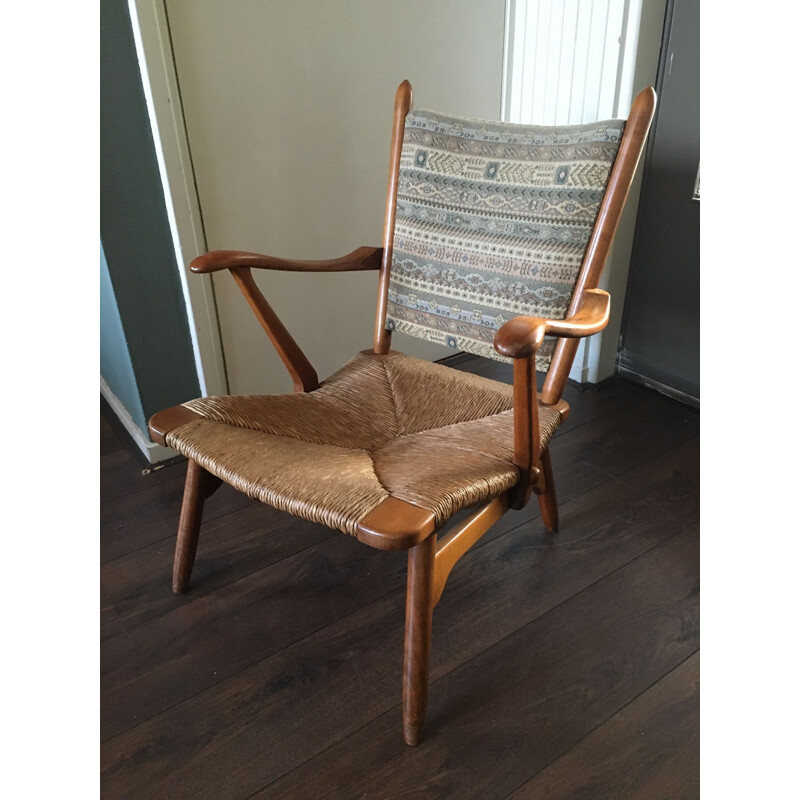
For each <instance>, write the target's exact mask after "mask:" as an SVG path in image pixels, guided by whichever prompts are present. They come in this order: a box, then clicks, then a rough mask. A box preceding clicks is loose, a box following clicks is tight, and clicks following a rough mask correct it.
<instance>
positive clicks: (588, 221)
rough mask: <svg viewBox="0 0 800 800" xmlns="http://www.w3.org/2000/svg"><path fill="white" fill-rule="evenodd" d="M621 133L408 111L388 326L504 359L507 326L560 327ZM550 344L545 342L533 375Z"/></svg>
mask: <svg viewBox="0 0 800 800" xmlns="http://www.w3.org/2000/svg"><path fill="white" fill-rule="evenodd" d="M624 126H625V121H624V120H608V121H605V122H595V123H591V124H586V125H573V126H568V127H541V126H533V125H516V124H510V123H499V122H484V121H482V120H468V119H455V118H453V117H447V116H443V115H442V114H438V113H435V112H432V111H412V112H410V113H409V114H408V116H407V117H406V124H405V137H404V141H403V149H402V155H401V159H400V180H399V186H398V195H397V217H396V223H395V238H394V252H393V258H392V269H391V276H390V282H389V302H388V308H387V315H386V327H387V328H388V329H389V330H397V331H401V332H403V333H408V334H411V335H413V336H417V337H420V338H422V339H426V340H428V341H432V342H437V343H439V344H443V345H447V346H449V347H452V348H454V349H456V350H465V351H467V352H470V353H476V354H478V355H481V356H488V357H489V358H495V359H498V360H500V361H508V360H509V359H506V358H505V357H503V356H501V355H499V354H498V353H497V351H496V350H495V349H494V347H493V345H492V341H493V339H494V334H495V331H496V330H497V329H498V328H499V327H500V326H501V325H502V324H503V323H504V322H506V321H507V320H509V319H511V318H512V317H515V316H518V315H520V314H524V315H528V316H536V317H545V318H547V319H563V318H564V317H565V316H566V312H567V307H568V306H569V303H570V300H571V298H572V294H573V290H574V287H575V282H576V280H577V278H578V273H579V272H580V268H581V265H582V263H583V258H584V254H585V252H586V247H587V245H588V243H589V238H590V236H591V233H592V228H593V226H594V223H595V219H596V218H597V213H598V210H599V207H600V201H601V200H602V198H603V194H604V192H605V188H606V183H607V181H608V177H609V173H610V171H611V167H612V165H613V163H614V159H615V158H616V155H617V150H618V149H619V144H620V139H621V137H622V131H623V128H624ZM554 345H555V342H554V341H553V340H549V341H548V340H547V339H546V340H545V343H544V344H543V345H542V347H541V348H540V351H539V353H538V355H537V359H536V366H537V369H540V370H546V369H547V368H548V366H549V363H550V359H551V357H552V353H553V348H554Z"/></svg>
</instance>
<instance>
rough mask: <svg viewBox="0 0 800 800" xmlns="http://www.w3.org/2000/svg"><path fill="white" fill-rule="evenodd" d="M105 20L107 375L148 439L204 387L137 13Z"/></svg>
mask: <svg viewBox="0 0 800 800" xmlns="http://www.w3.org/2000/svg"><path fill="white" fill-rule="evenodd" d="M100 12H101V13H100V23H101V37H100V57H101V65H100V66H101V80H100V103H101V107H100V146H101V153H100V156H101V158H100V202H101V213H100V235H101V240H102V247H103V250H104V253H105V261H106V262H107V272H103V273H101V293H102V294H101V303H102V311H101V313H102V315H103V319H104V325H103V329H102V331H101V375H102V377H103V378H104V379H105V381H106V384H107V385H108V386H109V387H111V390H112V391H113V392H114V394H115V395H116V399H117V400H119V401H120V404H121V405H122V406H123V407H124V409H125V411H127V412H128V414H129V415H130V417H131V418H132V419H133V420H134V422H135V424H136V426H137V428H140V429H141V431H140V432H141V433H142V436H144V430H145V425H144V420H145V419H146V418H147V417H149V416H150V415H152V414H153V413H155V412H156V411H159V410H160V409H162V408H166V407H168V406H172V405H175V404H177V403H180V402H183V401H184V400H188V399H190V398H192V397H196V396H197V395H198V394H199V385H198V381H197V372H196V368H195V364H194V355H193V352H192V347H191V340H190V336H189V329H188V323H187V318H186V309H185V304H184V300H183V293H182V290H181V286H180V279H179V275H178V271H177V263H176V261H175V256H174V250H173V245H172V238H171V233H170V229H169V224H168V220H167V213H166V207H165V204H164V192H163V187H162V184H161V178H160V175H159V171H158V164H157V161H156V155H155V147H154V143H153V137H152V133H151V129H150V121H149V118H148V113H147V107H146V104H145V97H144V91H143V88H142V82H141V76H140V73H139V66H138V60H137V56H136V50H135V46H134V40H133V33H132V29H131V22H130V17H129V13H128V5H127V2H125V0H103V2H102V3H101V5H100ZM101 267H102V262H101ZM120 334H121V336H120ZM123 341H124V344H125V347H124V348H123V347H122V342H123ZM131 372H132V374H133V379H134V383H135V387H136V392H137V399H138V402H137V401H136V400H135V399H134V398H133V394H132V391H133V386H132V384H131V380H130V379H131ZM114 386H116V387H118V388H119V390H120V391H121V392H122V395H118V394H117V392H116V389H114V388H113V387H114ZM133 433H134V436H135V435H136V433H135V431H134V432H133ZM140 444H141V442H140Z"/></svg>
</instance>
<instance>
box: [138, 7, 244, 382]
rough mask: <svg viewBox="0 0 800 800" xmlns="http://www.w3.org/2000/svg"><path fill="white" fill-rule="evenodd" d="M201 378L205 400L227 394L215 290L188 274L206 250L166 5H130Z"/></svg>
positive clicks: (207, 280) (205, 277)
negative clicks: (195, 261)
mask: <svg viewBox="0 0 800 800" xmlns="http://www.w3.org/2000/svg"><path fill="white" fill-rule="evenodd" d="M128 8H129V11H130V17H131V25H132V27H133V36H134V40H135V43H136V52H137V55H138V58H139V68H140V71H141V77H142V86H143V88H144V94H145V100H146V102H147V110H148V114H149V116H150V126H151V129H152V132H153V142H154V144H155V149H156V158H157V160H158V168H159V172H160V173H161V182H162V185H163V189H164V200H165V202H166V206H167V216H168V218H169V226H170V230H171V232H172V241H173V246H174V248H175V257H176V261H177V263H178V274H179V275H180V279H181V287H182V289H183V296H184V300H185V302H186V312H187V317H188V321H189V330H190V333H191V338H192V349H193V352H194V358H195V366H196V369H197V378H198V381H199V383H200V392H201V394H202V395H203V396H204V397H208V396H213V395H222V394H227V393H228V378H227V373H226V370H225V358H224V354H223V350H222V337H221V336H220V329H219V319H218V317H217V304H216V299H215V296H214V285H213V283H212V280H211V276H210V275H194V274H192V273H191V272H190V271H189V264H190V262H191V261H192V259H194V258H196V257H197V256H199V255H202V254H203V253H205V252H206V251H207V250H208V247H207V243H206V236H205V230H204V228H203V218H202V213H201V210H200V200H199V197H198V194H197V185H196V183H195V175H194V166H193V164H192V156H191V151H190V149H189V140H188V137H187V135H186V126H185V122H184V117H183V106H182V104H181V96H180V89H179V86H178V77H177V74H176V71H175V60H174V56H173V52H172V40H171V38H170V32H169V22H168V19H167V11H166V7H165V2H164V0H128Z"/></svg>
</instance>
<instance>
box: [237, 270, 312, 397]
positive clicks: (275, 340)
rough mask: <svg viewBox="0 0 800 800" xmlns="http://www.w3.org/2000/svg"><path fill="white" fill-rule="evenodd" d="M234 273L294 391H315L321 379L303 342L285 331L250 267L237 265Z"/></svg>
mask: <svg viewBox="0 0 800 800" xmlns="http://www.w3.org/2000/svg"><path fill="white" fill-rule="evenodd" d="M231 275H233V279H234V280H235V281H236V284H237V286H238V287H239V289H241V291H242V294H243V295H244V296H245V298H247V302H248V304H249V305H250V308H251V309H252V310H253V313H254V314H255V315H256V317H257V318H258V321H259V323H260V324H261V327H262V328H263V329H264V333H266V334H267V336H268V337H269V340H270V341H271V342H272V345H273V347H274V348H275V350H276V351H277V353H278V355H279V356H280V359H281V361H283V364H284V366H285V367H286V369H287V370H288V372H289V375H291V376H292V382H293V383H294V390H295V391H296V392H313V391H314V389H316V388H317V387H318V386H319V378H318V377H317V373H316V371H315V370H314V367H312V366H311V362H310V361H309V360H308V359H307V358H306V355H305V353H304V352H303V351H302V350H301V349H300V345H298V344H297V342H296V341H295V340H294V339H293V338H292V335H291V334H290V333H289V331H288V330H286V327H285V326H284V324H283V323H282V322H281V321H280V318H279V317H278V315H277V314H276V313H275V312H274V311H273V310H272V306H271V305H270V304H269V303H268V302H267V300H266V298H265V297H264V295H263V294H262V293H261V290H260V289H259V288H258V286H257V285H256V282H255V281H254V280H253V275H252V273H251V272H250V268H249V267H234V268H232V269H231Z"/></svg>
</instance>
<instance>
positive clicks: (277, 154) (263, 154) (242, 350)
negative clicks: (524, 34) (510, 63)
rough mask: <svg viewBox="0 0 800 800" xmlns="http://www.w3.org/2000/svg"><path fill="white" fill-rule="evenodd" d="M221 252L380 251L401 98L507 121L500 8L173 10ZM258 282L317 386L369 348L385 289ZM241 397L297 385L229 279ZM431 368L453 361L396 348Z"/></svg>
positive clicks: (219, 286)
mask: <svg viewBox="0 0 800 800" xmlns="http://www.w3.org/2000/svg"><path fill="white" fill-rule="evenodd" d="M167 12H168V18H169V27H170V33H171V36H172V42H173V47H174V53H175V63H176V69H177V74H178V81H179V84H180V89H181V99H182V102H183V108H184V113H185V118H186V128H187V134H188V140H189V145H190V147H191V153H192V161H193V164H194V167H195V175H196V180H197V188H198V193H199V197H200V206H201V208H202V213H203V222H204V226H205V231H206V238H207V244H208V247H209V249H228V248H229V249H240V250H253V251H256V252H263V253H270V254H273V255H278V256H286V257H294V258H330V257H335V256H340V255H344V254H345V253H347V252H349V251H351V250H353V249H355V248H356V247H359V246H360V245H364V244H372V245H379V244H380V243H381V238H382V226H383V212H384V203H385V196H386V179H387V174H388V164H389V141H390V131H391V120H392V109H393V103H394V92H395V89H396V87H397V84H398V83H399V82H400V81H401V80H403V79H404V78H408V79H409V80H410V81H411V83H412V85H413V86H414V103H415V106H417V107H418V108H424V107H428V108H435V109H439V110H442V111H446V112H451V113H453V114H458V115H464V116H471V117H478V118H489V119H499V118H500V110H501V108H500V106H501V84H502V67H503V35H504V12H505V4H504V2H503V0H435V1H434V0H406V2H403V3H397V2H395V1H394V0H369V1H368V0H337V2H331V1H328V2H323V1H322V0H294V1H293V2H283V3H264V2H260V0H240V1H239V2H237V3H235V4H224V3H219V2H217V1H216V0H168V2H167ZM257 280H258V282H259V284H260V285H261V287H262V288H263V290H264V292H265V294H266V296H267V298H268V299H269V300H270V302H271V303H273V305H274V307H275V310H276V311H277V312H278V314H279V315H280V316H281V317H282V319H283V320H284V322H285V324H286V326H287V327H288V328H289V330H290V331H291V332H292V333H293V335H295V337H296V338H297V340H298V342H299V344H300V345H301V347H303V349H304V350H305V351H306V353H307V354H308V356H309V358H310V359H311V361H312V363H313V364H314V365H315V367H316V368H317V371H318V372H319V374H320V377H322V376H325V375H327V374H330V372H332V371H333V370H335V369H337V368H338V367H339V366H341V365H342V364H343V363H344V362H345V361H346V360H347V359H348V358H349V357H350V356H351V355H352V354H353V353H354V352H355V351H357V350H361V349H365V348H368V347H370V346H371V343H372V326H373V321H374V308H375V296H376V290H377V280H376V276H375V275H369V274H364V273H360V274H355V275H352V274H351V275H321V276H320V275H318V276H303V275H291V274H280V273H262V274H259V275H257ZM214 287H215V293H216V298H217V305H218V310H219V318H220V325H221V331H222V343H223V347H224V350H225V361H226V366H227V370H228V379H229V384H230V389H231V391H232V392H233V393H251V392H281V391H290V390H291V382H290V381H289V379H288V376H287V375H286V374H285V369H284V367H283V365H282V364H281V363H280V361H279V360H278V358H277V356H276V355H275V354H274V352H273V350H272V348H271V346H270V345H269V343H268V342H267V340H266V337H265V336H264V334H263V332H262V331H261V329H260V328H259V326H258V324H257V322H256V321H255V320H254V319H252V318H251V315H250V312H249V309H248V308H247V306H246V304H245V302H244V300H243V298H242V297H241V295H240V294H239V292H238V289H236V287H235V285H234V284H233V281H232V279H231V278H230V276H228V275H227V274H222V275H217V276H215V277H214ZM394 346H395V347H396V348H397V349H401V350H404V351H405V352H408V353H411V354H415V355H421V356H423V357H427V358H440V357H442V356H446V355H451V354H452V352H451V351H449V350H447V349H445V348H439V347H437V346H435V345H430V344H427V343H423V342H419V341H417V340H414V339H410V338H408V337H404V336H402V335H396V336H395V340H394Z"/></svg>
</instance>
